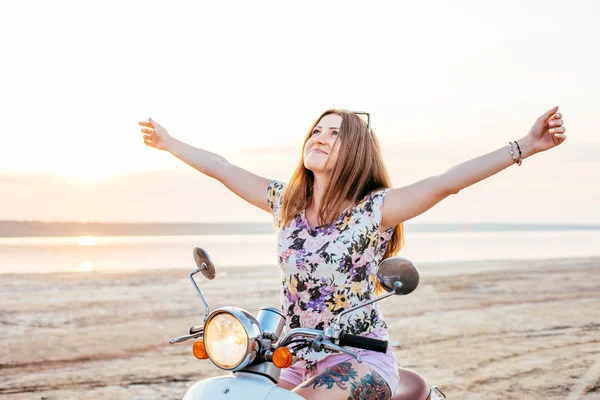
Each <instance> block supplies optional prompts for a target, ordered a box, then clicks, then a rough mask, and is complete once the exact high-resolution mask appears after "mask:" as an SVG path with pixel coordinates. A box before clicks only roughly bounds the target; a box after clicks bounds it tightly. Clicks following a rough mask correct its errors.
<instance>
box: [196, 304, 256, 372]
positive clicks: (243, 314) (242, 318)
mask: <svg viewBox="0 0 600 400" xmlns="http://www.w3.org/2000/svg"><path fill="white" fill-rule="evenodd" d="M221 314H229V315H231V316H233V317H234V318H235V319H237V320H238V321H239V322H240V323H241V324H242V326H243V327H244V329H245V331H246V335H247V337H248V346H247V348H246V355H245V356H244V357H243V358H242V359H241V361H240V362H239V363H238V364H237V365H235V366H233V367H231V368H227V367H224V366H223V365H221V364H219V363H218V362H217V361H216V360H215V357H213V355H211V353H210V350H209V347H210V346H209V345H208V344H207V342H206V340H207V331H208V329H207V328H208V327H209V325H210V323H211V321H212V320H213V319H214V318H215V317H217V316H218V315H221ZM209 336H210V334H209ZM262 336H263V335H262V330H261V328H260V325H259V323H258V321H256V318H254V316H253V315H252V314H250V313H249V312H247V311H245V310H242V309H241V308H237V307H222V308H218V309H216V310H214V311H213V312H211V313H210V315H209V316H208V318H207V320H206V324H205V325H204V341H205V345H206V353H207V354H208V358H209V359H210V360H211V361H212V363H213V364H214V365H216V366H217V367H219V368H221V369H222V370H225V371H233V372H235V371H239V370H240V369H243V368H245V367H247V366H248V365H249V364H250V363H252V361H254V359H255V358H256V356H257V354H258V352H259V351H260V344H261V343H262V340H263V337H262ZM208 340H210V337H209V338H208Z"/></svg>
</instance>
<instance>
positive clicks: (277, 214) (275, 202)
mask: <svg viewBox="0 0 600 400" xmlns="http://www.w3.org/2000/svg"><path fill="white" fill-rule="evenodd" d="M285 186H286V185H285V183H283V182H280V181H277V180H272V181H271V182H270V183H269V186H268V188H267V203H268V204H269V208H270V209H271V214H273V224H274V225H275V228H276V229H279V228H280V225H281V203H282V201H283V192H284V191H285Z"/></svg>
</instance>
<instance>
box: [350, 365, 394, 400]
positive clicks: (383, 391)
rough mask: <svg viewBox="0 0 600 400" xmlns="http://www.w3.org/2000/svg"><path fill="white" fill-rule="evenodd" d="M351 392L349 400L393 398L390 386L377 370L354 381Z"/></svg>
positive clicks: (384, 399)
mask: <svg viewBox="0 0 600 400" xmlns="http://www.w3.org/2000/svg"><path fill="white" fill-rule="evenodd" d="M350 392H351V395H350V397H348V400H388V399H391V398H392V391H391V390H390V386H389V385H388V384H387V382H386V381H385V380H384V379H383V378H382V377H381V375H379V374H378V373H377V372H375V371H372V372H371V373H370V374H368V375H365V376H364V377H362V378H361V379H360V382H357V381H354V382H352V384H351V387H350Z"/></svg>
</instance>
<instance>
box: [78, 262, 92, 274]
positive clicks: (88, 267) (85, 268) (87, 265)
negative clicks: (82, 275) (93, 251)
mask: <svg viewBox="0 0 600 400" xmlns="http://www.w3.org/2000/svg"><path fill="white" fill-rule="evenodd" d="M93 270H94V266H93V265H92V263H91V262H90V261H87V260H86V261H84V262H82V263H81V264H79V267H78V271H79V272H90V271H93Z"/></svg>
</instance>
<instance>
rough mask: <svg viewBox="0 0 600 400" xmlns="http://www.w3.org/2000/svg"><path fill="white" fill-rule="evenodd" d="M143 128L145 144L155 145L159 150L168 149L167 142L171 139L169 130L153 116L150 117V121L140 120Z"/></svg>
mask: <svg viewBox="0 0 600 400" xmlns="http://www.w3.org/2000/svg"><path fill="white" fill-rule="evenodd" d="M138 124H140V125H141V126H143V127H144V128H142V134H143V136H144V144H145V145H146V146H150V147H154V148H155V149H158V150H166V149H167V144H168V142H169V140H170V139H171V135H169V132H167V130H166V129H165V128H163V127H162V126H160V124H159V123H158V122H156V121H154V120H153V119H152V118H148V122H138Z"/></svg>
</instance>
